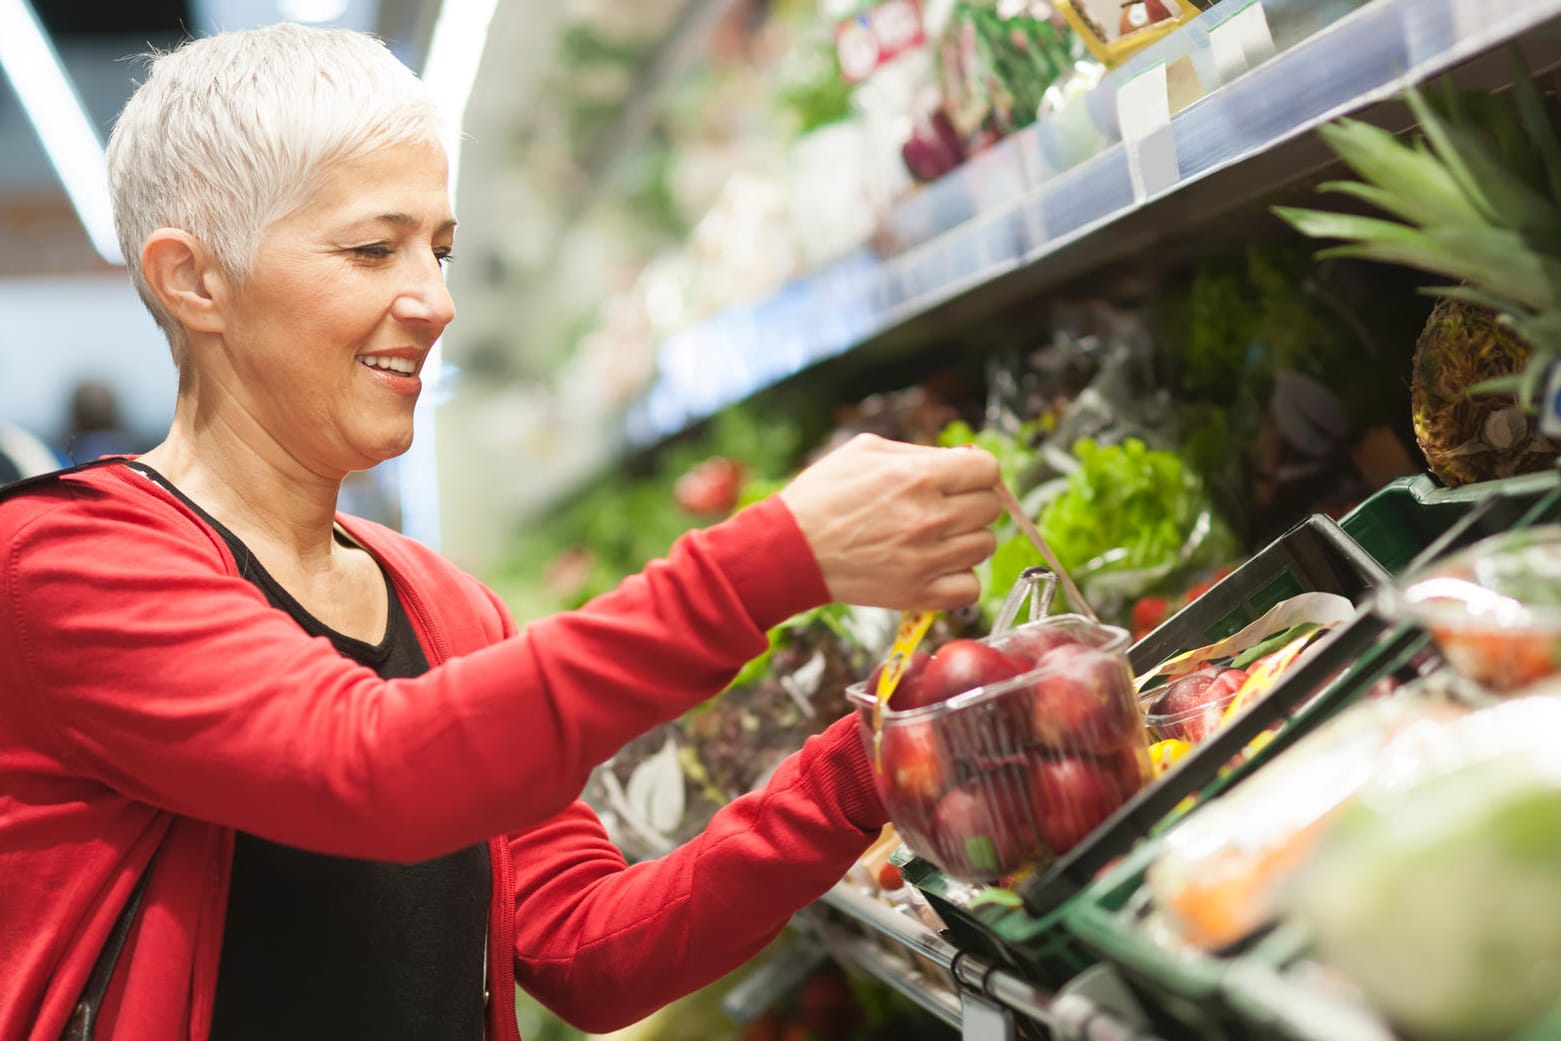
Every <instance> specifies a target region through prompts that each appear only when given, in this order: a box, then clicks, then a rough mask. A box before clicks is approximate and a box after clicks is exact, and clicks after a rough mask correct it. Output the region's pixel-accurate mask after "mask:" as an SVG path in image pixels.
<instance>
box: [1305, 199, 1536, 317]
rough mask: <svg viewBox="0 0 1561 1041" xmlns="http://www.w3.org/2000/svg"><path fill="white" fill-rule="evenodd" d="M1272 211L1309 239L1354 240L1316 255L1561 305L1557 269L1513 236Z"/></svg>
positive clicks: (1527, 304)
mask: <svg viewBox="0 0 1561 1041" xmlns="http://www.w3.org/2000/svg"><path fill="white" fill-rule="evenodd" d="M1274 212H1275V213H1277V214H1278V215H1279V216H1280V217H1281V218H1283V219H1284V220H1286V221H1288V222H1289V223H1290V224H1291V225H1292V226H1294V227H1295V228H1296V229H1297V230H1298V231H1300V232H1301V233H1302V234H1305V235H1309V236H1311V237H1312V238H1328V239H1348V240H1353V242H1354V245H1348V246H1338V247H1335V248H1333V249H1329V250H1325V251H1324V252H1323V253H1320V254H1319V256H1323V257H1358V258H1363V259H1368V260H1379V261H1384V262H1386V263H1390V264H1407V265H1409V266H1410V267H1416V268H1420V269H1421V270H1423V271H1430V272H1434V273H1435V274H1439V275H1447V276H1448V277H1450V278H1457V279H1462V280H1464V281H1468V282H1474V283H1476V284H1478V285H1499V286H1501V287H1502V292H1503V293H1504V295H1506V296H1508V297H1510V298H1511V299H1512V300H1514V301H1516V302H1518V303H1519V304H1521V305H1523V306H1524V307H1530V308H1534V309H1536V310H1538V309H1541V308H1545V307H1556V306H1561V271H1557V270H1556V263H1555V262H1554V261H1549V260H1547V259H1544V258H1541V257H1539V256H1536V255H1535V254H1534V252H1533V251H1532V250H1530V249H1528V248H1526V246H1525V244H1524V242H1523V239H1522V236H1520V235H1518V234H1517V233H1516V232H1512V231H1505V230H1502V229H1498V228H1481V227H1432V228H1427V229H1423V230H1422V229H1419V228H1413V227H1409V226H1407V225H1404V224H1399V223H1397V222H1396V221H1388V220H1379V219H1377V218H1375V217H1361V216H1357V215H1355V214H1350V213H1330V212H1327V211H1323V210H1300V209H1293V208H1289V207H1276V208H1275V210H1274Z"/></svg>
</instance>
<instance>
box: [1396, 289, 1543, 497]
mask: <svg viewBox="0 0 1561 1041" xmlns="http://www.w3.org/2000/svg"><path fill="white" fill-rule="evenodd" d="M1529 354H1530V351H1529V348H1528V345H1527V344H1525V343H1523V342H1522V341H1521V340H1519V339H1518V338H1517V337H1516V336H1514V335H1513V334H1512V331H1511V330H1510V329H1508V328H1507V327H1506V326H1505V325H1503V324H1502V323H1501V322H1500V321H1499V319H1498V316H1497V315H1496V313H1495V312H1494V311H1492V310H1490V309H1489V308H1485V307H1480V306H1478V305H1477V304H1467V303H1464V302H1462V301H1460V300H1452V299H1443V300H1440V301H1438V302H1437V305H1436V307H1435V309H1433V310H1432V312H1431V317H1430V318H1429V319H1428V320H1427V321H1426V325H1425V330H1424V331H1423V332H1422V333H1421V334H1420V340H1419V342H1418V344H1417V345H1416V347H1415V359H1414V366H1413V375H1412V377H1411V383H1410V392H1411V398H1410V402H1411V407H1412V408H1413V412H1414V425H1415V440H1416V441H1417V442H1419V444H1420V450H1421V451H1422V452H1424V453H1425V457H1426V462H1427V463H1428V464H1429V465H1430V467H1431V472H1432V473H1433V474H1435V475H1436V477H1437V479H1439V480H1440V481H1441V482H1442V483H1443V484H1446V485H1449V486H1456V485H1461V484H1471V483H1473V482H1475V481H1487V480H1491V479H1493V478H1497V477H1511V476H1512V475H1513V474H1517V473H1528V472H1530V471H1533V470H1543V469H1544V468H1546V467H1547V466H1549V465H1550V464H1551V463H1552V462H1554V461H1555V458H1556V453H1557V451H1558V450H1561V449H1558V446H1556V445H1555V444H1553V443H1552V442H1550V441H1548V440H1546V439H1545V438H1543V437H1541V436H1540V435H1539V434H1538V433H1536V432H1534V431H1533V430H1532V424H1531V423H1530V422H1529V419H1528V417H1526V416H1525V415H1524V414H1523V409H1522V408H1521V407H1519V405H1518V403H1517V401H1516V400H1515V399H1514V397H1513V396H1512V395H1511V394H1506V395H1502V394H1480V395H1471V394H1470V393H1469V388H1470V387H1472V386H1475V385H1477V384H1480V383H1485V382H1487V381H1490V380H1495V379H1500V378H1503V377H1509V376H1512V375H1513V374H1515V373H1519V372H1522V371H1523V368H1524V366H1525V364H1526V363H1527V362H1528V359H1529Z"/></svg>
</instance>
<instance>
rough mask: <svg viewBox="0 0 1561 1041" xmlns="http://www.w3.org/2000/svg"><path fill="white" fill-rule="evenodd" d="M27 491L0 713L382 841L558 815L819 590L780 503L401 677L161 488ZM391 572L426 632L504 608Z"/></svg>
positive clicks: (233, 810)
mask: <svg viewBox="0 0 1561 1041" xmlns="http://www.w3.org/2000/svg"><path fill="white" fill-rule="evenodd" d="M142 500H145V501H142ZM26 509H27V510H28V511H30V513H29V516H28V519H26V520H25V521H22V522H18V521H17V520H16V517H17V515H18V512H20V511H21V510H22V507H20V506H17V505H15V504H12V505H11V506H9V507H8V508H7V511H5V512H4V513H0V536H3V537H0V547H3V548H0V676H3V677H4V679H5V694H6V697H5V698H3V699H0V730H8V731H10V732H11V733H13V734H15V735H19V736H20V737H21V739H22V740H23V741H24V742H25V743H26V744H27V745H29V746H30V747H32V748H34V749H36V750H37V751H38V752H40V753H42V754H46V755H50V756H53V757H54V758H55V759H56V760H57V761H59V762H60V763H62V764H63V765H64V767H65V768H66V769H69V770H71V771H72V772H75V773H78V774H81V775H84V776H88V777H93V778H96V779H99V780H101V781H102V782H104V783H106V784H107V785H109V786H110V787H112V788H114V789H116V790H118V791H120V792H122V793H124V794H125V795H127V796H129V797H131V798H133V799H136V800H139V801H142V802H146V803H149V804H151V805H155V806H158V807H161V808H164V809H168V810H171V811H173V812H175V813H179V814H184V815H187V816H190V817H195V818H198V819H202V820H207V821H211V822H214V823H218V824H222V825H226V826H228V827H233V828H239V829H242V830H245V831H249V832H252V833H254V834H257V835H261V836H264V837H266V838H269V839H272V840H274V841H278V842H284V843H288V844H290V845H295V846H300V847H303V848H307V849H313V850H317V851H321V852H327V853H336V854H341V855H350V856H358V857H366V858H374V859H385V860H418V859H424V858H427V857H431V856H435V855H437V854H440V853H443V852H447V851H449V850H452V849H456V848H459V847H460V846H463V845H466V844H469V843H472V842H476V841H479V840H481V839H483V838H485V837H487V836H490V835H496V834H507V833H509V832H512V831H514V830H516V829H518V828H524V827H528V826H530V825H533V824H535V823H537V822H539V821H543V820H546V819H547V818H549V817H552V816H554V815H555V814H557V813H558V812H560V811H561V810H562V809H564V808H565V807H567V806H568V805H569V804H570V802H571V801H572V800H573V799H574V798H575V797H576V796H577V795H578V794H579V792H580V790H581V788H582V787H583V785H584V783H585V779H586V776H587V774H588V772H589V770H590V768H591V766H592V765H593V764H595V763H596V762H599V761H601V760H603V759H605V758H607V757H608V756H610V755H611V754H612V753H613V752H615V751H616V750H617V749H618V748H619V747H621V746H622V745H623V744H624V743H625V742H626V741H627V740H628V739H630V738H631V737H633V736H634V735H636V734H639V733H641V732H643V731H645V730H647V729H649V728H650V727H652V726H654V725H656V724H657V723H660V722H664V721H665V720H667V719H671V718H673V717H675V716H677V715H678V714H679V713H680V712H682V711H683V710H685V709H686V708H688V707H689V706H691V705H693V704H696V703H698V702H699V701H702V700H704V699H705V698H708V697H710V696H711V695H712V694H714V693H715V692H717V691H719V690H720V689H721V688H722V687H723V686H724V685H725V684H726V682H727V681H728V680H729V679H730V677H731V676H732V675H733V673H734V672H735V671H736V670H737V669H738V668H740V667H741V665H742V664H743V662H744V661H745V660H746V659H748V658H750V657H752V656H753V655H754V654H757V653H758V652H759V651H761V650H762V649H763V648H764V646H765V636H764V634H765V630H766V629H767V628H768V627H769V626H772V625H774V624H776V623H778V622H780V621H782V620H784V619H785V618H786V617H789V616H790V615H791V614H793V613H795V612H797V611H799V610H802V609H805V608H807V607H811V606H814V605H816V604H817V603H820V602H822V601H823V599H824V597H825V590H824V585H823V581H822V579H821V577H820V576H819V573H818V568H817V565H816V564H815V563H814V561H813V558H812V556H811V554H810V553H809V551H808V548H807V545H806V542H805V541H804V540H803V538H802V536H801V533H800V532H799V531H798V530H797V527H796V524H795V522H794V521H793V520H792V519H791V517H790V514H789V513H788V512H787V511H786V509H785V506H784V505H783V504H781V503H780V502H779V500H770V501H768V502H766V503H762V504H760V505H759V506H757V507H754V508H751V509H749V510H746V511H744V512H743V513H742V514H740V515H739V516H738V517H736V518H734V519H732V520H731V521H728V522H726V523H724V524H721V525H717V526H715V527H713V528H711V529H707V530H706V531H703V532H697V533H693V534H691V535H689V536H687V537H685V538H684V539H682V540H681V541H680V542H679V543H678V544H677V546H676V547H675V548H674V549H673V551H672V552H671V554H670V556H669V558H668V559H667V560H666V561H662V562H658V563H656V564H653V565H652V566H651V567H649V568H647V569H646V571H645V572H644V573H643V574H641V575H638V576H635V577H634V578H631V579H630V580H628V581H626V582H625V583H624V584H623V586H622V587H621V588H620V589H619V590H618V591H616V592H615V593H613V594H610V595H608V596H606V597H603V598H601V599H600V600H598V601H596V602H594V603H592V604H591V605H590V606H589V607H588V608H587V609H585V610H584V611H580V612H574V613H570V614H565V615H560V616H557V617H555V618H551V619H548V620H546V621H544V622H541V623H538V624H536V625H533V626H530V627H529V628H528V629H527V630H525V631H524V632H522V633H520V634H519V635H517V636H515V637H513V638H510V639H505V640H501V641H500V642H498V643H496V644H494V645H492V646H490V647H486V648H484V649H482V650H478V651H476V652H474V653H471V654H468V655H465V656H462V657H458V658H454V659H452V660H450V661H448V662H446V663H444V664H442V665H438V666H436V667H435V668H433V669H431V670H430V671H429V672H428V673H427V674H425V675H424V676H422V677H419V678H417V679H412V680H391V681H386V680H382V679H380V678H379V677H378V676H376V675H375V674H374V673H373V672H372V671H370V670H368V669H366V668H363V667H361V666H359V665H356V664H354V663H352V662H349V661H347V660H346V659H344V658H342V657H341V656H340V655H339V654H337V653H336V652H335V651H334V650H333V649H332V648H331V646H330V644H329V643H328V642H327V641H325V640H323V639H311V638H310V637H308V636H307V635H306V634H304V633H303V632H302V630H300V629H299V628H298V626H297V625H296V624H295V623H294V622H293V621H292V620H291V619H290V618H288V617H287V616H286V615H285V614H283V613H282V612H279V611H276V610H273V609H271V608H270V607H268V606H267V605H266V603H265V602H264V601H263V599H262V598H261V596H260V594H259V593H258V592H257V590H256V589H255V588H254V587H253V586H251V585H250V583H248V582H247V581H244V580H243V579H241V578H239V577H236V576H234V575H232V574H230V573H229V571H228V568H227V565H226V562H225V559H224V558H223V556H222V554H221V552H220V551H219V550H218V549H217V547H216V546H215V544H214V543H213V541H212V540H211V538H210V537H209V534H208V533H206V532H205V531H204V530H203V529H201V528H199V527H196V526H195V525H194V523H193V522H192V521H190V520H189V519H187V518H185V517H183V516H181V515H179V514H178V513H177V512H175V511H172V510H171V509H169V508H168V507H167V506H166V504H165V503H163V502H160V501H152V500H151V499H150V497H148V496H131V497H130V498H128V499H127V498H126V497H124V496H122V495H121V496H113V495H107V494H100V493H81V492H77V493H75V494H74V495H73V496H72V497H69V498H66V499H65V500H63V501H61V502H55V503H51V504H49V505H48V506H47V507H46V508H42V509H40V508H37V507H36V506H31V505H30V506H28V507H26ZM399 577H401V578H404V577H405V576H399ZM398 590H399V591H401V592H402V593H403V594H404V595H406V596H408V597H409V598H410V599H411V600H413V601H414V602H415V603H416V604H417V613H421V614H422V615H424V616H425V617H426V618H427V619H428V620H429V625H430V626H431V627H432V628H433V629H434V630H437V629H438V626H439V619H440V616H441V615H442V614H448V613H449V612H454V611H471V610H479V609H480V610H491V606H492V605H491V604H484V605H481V606H480V607H479V606H475V605H474V604H472V603H464V604H455V603H423V602H421V599H420V594H419V590H418V589H417V588H415V587H409V588H406V589H401V588H400V582H399V581H398ZM432 643H433V645H435V646H437V645H438V644H439V639H438V633H437V631H436V632H435V633H434V638H433V640H432Z"/></svg>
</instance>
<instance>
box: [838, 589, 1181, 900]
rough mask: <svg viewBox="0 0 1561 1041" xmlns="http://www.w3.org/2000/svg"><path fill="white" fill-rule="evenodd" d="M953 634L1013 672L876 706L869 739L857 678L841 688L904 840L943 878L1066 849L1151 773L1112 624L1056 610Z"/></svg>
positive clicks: (981, 874)
mask: <svg viewBox="0 0 1561 1041" xmlns="http://www.w3.org/2000/svg"><path fill="white" fill-rule="evenodd" d="M1000 622H1001V620H1000ZM1001 628H1002V626H1001V624H1000V626H999V629H1001ZM957 642H959V643H980V644H982V645H984V646H985V647H988V648H991V649H993V650H995V651H996V652H998V654H997V655H996V657H992V656H988V658H987V661H988V662H993V661H996V660H997V659H998V658H1003V659H1007V661H1008V662H1009V663H1010V667H1011V668H1013V669H1014V670H1015V671H1014V672H1012V673H1010V674H1009V675H1008V676H1007V677H1006V678H1001V679H997V680H995V681H992V682H988V683H986V684H985V685H982V686H976V687H974V688H973V689H970V690H966V691H963V692H961V693H957V694H955V695H953V696H952V697H948V698H947V699H946V700H942V701H937V702H935V703H933V704H928V705H925V706H923V707H916V708H911V709H908V710H897V709H895V708H893V707H890V708H886V709H885V710H884V711H883V714H882V724H881V731H880V735H879V736H878V737H877V738H875V735H874V732H873V717H874V710H875V704H876V702H875V697H874V692H873V690H872V689H871V687H870V681H869V682H868V683H859V684H856V685H854V686H852V687H850V688H848V689H847V691H846V696H847V698H848V699H849V700H850V701H851V703H852V704H854V705H855V706H856V707H857V709H858V718H859V720H860V724H861V733H862V739H863V741H864V743H865V744H866V747H867V750H868V754H869V756H875V755H876V760H875V762H876V763H877V770H876V774H875V777H876V780H877V784H878V790H879V793H880V794H881V795H882V797H883V800H884V804H885V806H886V807H887V808H888V810H889V816H890V818H891V819H892V820H893V821H894V824H895V827H896V828H897V829H898V830H899V833H900V836H901V838H902V839H903V840H904V841H905V844H906V845H907V846H908V847H910V849H911V851H912V852H914V853H916V854H917V855H918V856H920V857H922V858H924V859H926V860H929V861H931V862H932V863H934V864H936V865H937V866H938V867H939V868H941V869H942V870H943V871H944V872H945V873H947V874H949V875H951V876H953V877H955V878H959V879H963V880H965V881H973V882H976V881H991V880H994V879H997V878H1000V877H1002V876H1005V875H1008V874H1012V873H1013V872H1015V871H1018V870H1019V869H1021V868H1025V867H1029V866H1036V865H1040V864H1044V863H1046V862H1048V861H1050V860H1051V859H1052V858H1053V857H1054V856H1056V855H1058V854H1061V853H1064V852H1066V851H1067V850H1068V849H1070V848H1071V847H1073V846H1074V845H1076V844H1077V843H1078V842H1079V841H1080V840H1082V839H1083V838H1084V837H1085V836H1086V835H1088V834H1089V833H1090V832H1091V831H1092V830H1094V828H1095V826H1096V825H1098V824H1100V823H1101V822H1102V821H1103V820H1105V819H1106V818H1107V817H1109V816H1110V815H1111V814H1112V813H1113V812H1114V811H1115V810H1116V809H1117V807H1119V806H1121V805H1122V803H1124V802H1125V801H1127V799H1128V797H1129V796H1131V795H1132V794H1133V793H1134V792H1136V791H1137V790H1138V789H1139V788H1141V787H1142V786H1143V785H1144V784H1145V783H1146V782H1147V781H1148V780H1149V778H1150V776H1151V775H1150V766H1149V755H1148V740H1147V735H1146V733H1145V730H1144V724H1143V717H1142V715H1141V714H1140V712H1139V709H1138V703H1137V700H1136V698H1135V695H1134V691H1133V677H1132V672H1131V670H1130V669H1129V667H1128V660H1127V654H1126V651H1127V646H1128V643H1129V637H1128V634H1127V632H1126V631H1125V630H1123V629H1119V628H1117V627H1115V626H1109V625H1101V624H1098V623H1096V622H1092V621H1090V620H1089V619H1087V618H1084V617H1083V616H1081V615H1059V616H1057V617H1054V618H1049V619H1046V620H1044V621H1036V622H1032V623H1030V624H1027V625H1023V626H1020V627H1019V628H1017V629H1012V630H1008V631H1005V632H999V633H997V634H994V635H993V636H989V637H986V638H984V639H982V640H980V641H957ZM952 646H953V644H948V645H945V646H944V647H942V648H940V649H939V651H938V654H937V655H934V656H933V657H932V658H931V659H929V660H928V661H926V662H925V663H922V664H921V665H919V666H918V667H917V668H916V669H914V670H912V671H909V672H907V673H906V675H905V676H904V677H903V678H902V680H901V687H900V688H897V691H896V693H897V695H898V693H899V692H900V691H901V690H904V689H906V684H915V683H917V682H918V680H920V679H924V678H928V677H935V676H936V675H937V673H936V672H935V671H934V670H935V669H936V668H937V667H938V660H939V656H940V655H944V654H947V653H948V652H949V648H950V647H952ZM966 650H967V652H968V648H967V649H966ZM973 656H976V657H979V655H973ZM998 664H999V665H1000V664H1001V663H1000V662H999V663H998ZM944 671H945V672H947V671H949V670H947V669H945V670H944ZM893 704H894V699H893V698H891V699H890V705H891V706H892V705H893Z"/></svg>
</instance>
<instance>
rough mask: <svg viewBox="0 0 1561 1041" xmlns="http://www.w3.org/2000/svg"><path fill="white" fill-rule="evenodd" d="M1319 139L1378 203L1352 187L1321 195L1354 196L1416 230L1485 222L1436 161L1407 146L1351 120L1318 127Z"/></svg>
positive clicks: (1329, 187) (1342, 185)
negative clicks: (1363, 182) (1375, 193)
mask: <svg viewBox="0 0 1561 1041" xmlns="http://www.w3.org/2000/svg"><path fill="white" fill-rule="evenodd" d="M1318 133H1319V134H1320V135H1321V136H1322V138H1323V140H1324V141H1325V142H1326V143H1327V144H1328V146H1329V147H1330V148H1332V149H1333V150H1334V151H1335V152H1337V153H1338V154H1339V157H1340V158H1341V159H1343V160H1344V162H1345V163H1346V164H1347V165H1348V166H1349V167H1350V168H1351V169H1352V170H1354V171H1355V172H1356V173H1358V174H1360V175H1361V176H1362V177H1364V178H1365V179H1366V180H1367V181H1370V182H1371V184H1373V185H1375V186H1376V187H1377V189H1378V192H1379V196H1380V197H1379V196H1371V195H1368V194H1366V193H1364V192H1362V191H1357V190H1354V189H1357V188H1364V187H1365V186H1364V185H1356V184H1354V182H1338V181H1335V182H1333V183H1331V184H1325V185H1323V186H1322V190H1323V191H1342V192H1347V193H1349V194H1354V195H1357V196H1358V197H1359V198H1362V199H1365V200H1366V201H1367V202H1370V203H1371V204H1372V205H1374V206H1377V207H1379V208H1380V209H1384V210H1387V211H1388V212H1389V213H1395V214H1397V215H1398V216H1400V217H1403V218H1404V219H1405V220H1411V221H1414V222H1415V223H1417V224H1437V223H1447V224H1479V223H1482V222H1483V218H1482V217H1481V216H1480V212H1479V210H1478V209H1476V208H1475V206H1474V204H1473V203H1471V202H1470V201H1469V197H1468V196H1467V195H1465V194H1464V191H1463V189H1462V188H1460V187H1459V185H1458V182H1457V180H1455V179H1454V178H1453V176H1452V175H1451V174H1450V173H1449V172H1448V171H1447V168H1446V167H1445V166H1444V165H1443V164H1442V163H1441V161H1440V160H1438V159H1437V157H1436V156H1434V155H1431V154H1430V153H1428V152H1425V151H1424V150H1421V149H1417V148H1414V147H1413V146H1411V145H1407V144H1405V143H1404V142H1402V141H1400V140H1399V139H1398V138H1396V137H1394V136H1393V135H1392V134H1390V133H1388V132H1387V131H1386V130H1383V129H1382V128H1380V127H1374V126H1372V125H1371V124H1369V123H1362V122H1360V121H1358V120H1353V119H1342V120H1340V121H1339V122H1338V123H1335V124H1333V125H1331V126H1325V127H1321V128H1320V129H1319V131H1318ZM1389 200H1391V201H1389Z"/></svg>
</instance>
